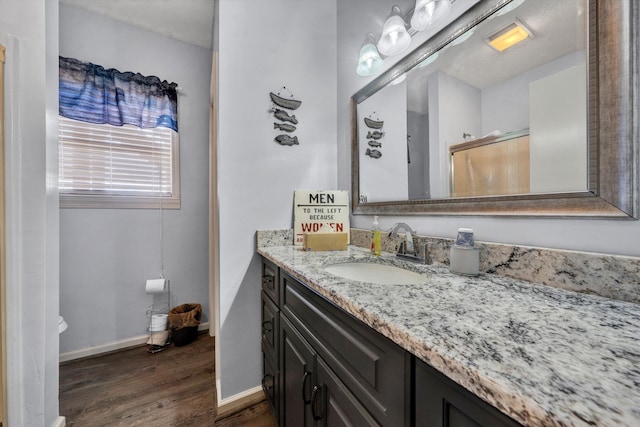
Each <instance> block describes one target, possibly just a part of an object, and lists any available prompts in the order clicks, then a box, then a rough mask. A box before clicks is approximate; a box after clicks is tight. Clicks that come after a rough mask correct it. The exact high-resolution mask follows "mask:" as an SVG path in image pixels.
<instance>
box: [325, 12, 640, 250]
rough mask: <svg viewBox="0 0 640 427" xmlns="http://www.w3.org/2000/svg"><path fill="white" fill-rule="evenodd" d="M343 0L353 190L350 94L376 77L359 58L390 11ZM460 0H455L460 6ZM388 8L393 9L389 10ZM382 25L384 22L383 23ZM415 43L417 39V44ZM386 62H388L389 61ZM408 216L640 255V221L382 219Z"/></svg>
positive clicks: (341, 72) (346, 183)
mask: <svg viewBox="0 0 640 427" xmlns="http://www.w3.org/2000/svg"><path fill="white" fill-rule="evenodd" d="M337 1H338V58H339V62H338V104H337V105H338V159H339V163H338V184H339V187H340V188H341V189H351V165H350V161H351V160H350V152H351V149H350V147H351V141H350V121H349V117H350V116H349V99H350V97H351V96H352V95H353V94H354V93H355V92H356V91H357V90H359V89H361V88H362V87H363V86H364V85H365V84H366V83H368V82H369V81H371V80H372V79H373V78H375V77H376V76H374V77H372V78H367V79H363V78H362V77H359V76H358V75H356V73H355V71H354V70H355V67H356V59H357V58H356V57H357V54H358V49H359V46H360V45H361V44H362V39H363V38H364V34H366V33H367V32H368V31H375V30H377V31H379V28H380V27H379V26H378V27H376V25H378V24H377V23H376V20H377V19H379V20H382V19H384V17H386V14H384V12H383V13H381V14H379V15H378V14H374V13H375V12H376V11H377V9H376V6H375V5H377V4H378V3H377V2H370V1H368V0H337ZM458 3H459V1H456V2H455V3H454V4H453V5H454V6H455V5H458ZM387 13H388V12H387ZM380 25H381V24H380ZM414 46H415V45H414V44H413V43H412V47H414ZM385 67H387V64H385ZM371 220H372V218H371V217H370V216H361V215H357V216H354V217H353V218H352V226H353V227H360V228H369V227H370V225H371ZM397 221H406V222H407V223H408V224H409V225H411V226H412V227H414V228H416V229H417V231H418V232H419V233H420V234H426V235H431V236H440V237H449V238H453V237H454V236H455V233H456V230H457V229H458V227H461V226H464V227H471V228H473V229H474V230H475V232H476V237H477V239H478V240H484V241H491V242H504V243H511V244H520V245H531V246H542V247H549V248H561V249H575V250H582V251H589V252H603V253H610V254H624V255H633V256H640V246H639V245H637V244H636V242H637V241H638V240H639V239H640V222H638V221H620V220H590V219H543V218H534V219H524V218H521V219H518V218H484V217H446V216H445V217H433V216H429V217H426V216H425V217H420V216H415V217H414V216H412V217H397V216H385V217H382V218H380V226H381V227H382V228H390V227H391V226H392V225H393V223H395V222H397Z"/></svg>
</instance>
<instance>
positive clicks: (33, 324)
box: [0, 0, 59, 426]
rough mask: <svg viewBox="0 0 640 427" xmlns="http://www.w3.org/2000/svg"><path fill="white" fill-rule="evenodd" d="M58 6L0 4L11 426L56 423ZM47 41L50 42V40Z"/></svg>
mask: <svg viewBox="0 0 640 427" xmlns="http://www.w3.org/2000/svg"><path fill="white" fill-rule="evenodd" d="M57 32H58V3H57V2H48V1H47V2H45V1H43V0H21V1H17V0H15V1H0V43H2V44H3V45H5V46H6V48H7V52H6V53H7V58H6V59H7V60H6V80H5V82H6V93H5V100H4V102H5V106H6V111H5V113H6V114H5V137H6V138H5V143H6V164H5V167H6V170H5V173H6V179H7V224H6V225H7V228H6V231H7V272H6V273H7V300H6V301H5V302H4V305H5V307H6V320H7V336H6V340H7V347H6V348H7V385H8V396H7V404H8V414H7V415H8V422H7V423H6V424H7V425H10V426H50V425H53V424H54V423H55V422H57V421H59V420H58V325H57V317H58V197H57V170H58V165H57V152H58V146H57V110H58V94H57V80H58V77H57V76H58V59H57V52H58V40H57ZM45 37H46V39H45Z"/></svg>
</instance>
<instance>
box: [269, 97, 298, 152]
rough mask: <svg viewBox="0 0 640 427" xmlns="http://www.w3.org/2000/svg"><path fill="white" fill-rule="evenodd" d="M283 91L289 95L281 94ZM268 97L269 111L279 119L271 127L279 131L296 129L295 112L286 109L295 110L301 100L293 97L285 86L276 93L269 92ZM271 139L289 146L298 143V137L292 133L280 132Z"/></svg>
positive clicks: (293, 130)
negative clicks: (269, 102)
mask: <svg viewBox="0 0 640 427" xmlns="http://www.w3.org/2000/svg"><path fill="white" fill-rule="evenodd" d="M285 91H286V92H288V94H289V96H287V95H283V93H282V92H285ZM269 99H270V100H271V109H270V111H271V112H272V113H273V116H274V117H275V118H276V119H277V120H279V122H274V123H273V128H274V129H276V130H278V131H281V132H287V133H292V132H295V131H296V130H297V126H295V125H297V124H298V119H297V118H296V116H295V114H291V113H290V112H289V111H287V110H290V111H293V110H297V109H298V108H299V107H300V105H301V104H302V101H300V100H298V99H295V98H294V96H293V92H291V90H290V89H287V88H286V87H285V86H283V87H282V89H281V90H280V91H278V92H277V93H274V92H269ZM273 140H274V141H276V142H277V143H278V144H280V145H287V146H289V147H291V146H293V145H299V144H300V142H299V141H298V137H297V136H294V135H286V134H280V135H278V136H276V137H275V138H274V139H273Z"/></svg>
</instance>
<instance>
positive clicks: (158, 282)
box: [145, 279, 167, 294]
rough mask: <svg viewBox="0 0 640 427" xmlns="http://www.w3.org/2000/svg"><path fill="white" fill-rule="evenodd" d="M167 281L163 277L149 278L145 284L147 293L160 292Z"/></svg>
mask: <svg viewBox="0 0 640 427" xmlns="http://www.w3.org/2000/svg"><path fill="white" fill-rule="evenodd" d="M166 287H167V281H166V280H165V279H149V280H147V285H146V286H145V291H146V292H147V293H148V294H161V293H163V292H165V291H166Z"/></svg>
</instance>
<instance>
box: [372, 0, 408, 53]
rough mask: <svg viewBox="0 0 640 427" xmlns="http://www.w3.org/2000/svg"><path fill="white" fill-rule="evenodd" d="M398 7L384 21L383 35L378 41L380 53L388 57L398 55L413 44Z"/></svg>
mask: <svg viewBox="0 0 640 427" xmlns="http://www.w3.org/2000/svg"><path fill="white" fill-rule="evenodd" d="M401 14H402V12H401V11H400V8H399V7H398V6H393V7H392V8H391V15H389V17H388V18H387V20H386V21H384V26H383V27H382V35H381V36H380V40H378V52H380V53H381V54H383V55H386V56H392V55H397V54H399V53H400V52H402V51H403V50H405V49H406V48H407V47H409V43H411V36H410V35H409V33H408V32H407V28H406V24H405V22H404V19H402V16H401Z"/></svg>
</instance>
